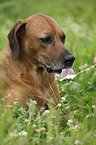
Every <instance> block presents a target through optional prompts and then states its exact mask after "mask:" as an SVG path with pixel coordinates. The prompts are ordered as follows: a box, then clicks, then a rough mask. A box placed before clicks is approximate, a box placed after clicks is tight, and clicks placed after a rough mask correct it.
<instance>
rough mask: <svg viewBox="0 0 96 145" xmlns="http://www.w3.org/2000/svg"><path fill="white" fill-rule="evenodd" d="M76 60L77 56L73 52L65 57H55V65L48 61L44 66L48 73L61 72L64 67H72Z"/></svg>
mask: <svg viewBox="0 0 96 145" xmlns="http://www.w3.org/2000/svg"><path fill="white" fill-rule="evenodd" d="M74 60H75V57H74V56H73V55H72V54H67V55H65V56H64V57H63V58H55V59H53V61H52V62H53V66H51V65H50V64H48V63H47V64H46V65H45V66H44V68H45V70H46V71H47V72H48V73H61V71H62V69H65V68H70V67H72V66H73V62H74Z"/></svg>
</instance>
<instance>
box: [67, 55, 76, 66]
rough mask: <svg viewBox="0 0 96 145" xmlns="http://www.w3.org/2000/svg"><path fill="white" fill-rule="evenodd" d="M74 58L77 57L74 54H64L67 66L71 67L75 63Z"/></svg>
mask: <svg viewBox="0 0 96 145" xmlns="http://www.w3.org/2000/svg"><path fill="white" fill-rule="evenodd" d="M74 60H75V57H74V56H73V55H72V54H67V55H65V56H64V65H65V67H71V66H72V65H73V62H74Z"/></svg>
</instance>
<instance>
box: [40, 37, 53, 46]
mask: <svg viewBox="0 0 96 145" xmlns="http://www.w3.org/2000/svg"><path fill="white" fill-rule="evenodd" d="M40 40H41V41H42V42H43V43H46V44H51V43H52V38H51V37H46V38H40Z"/></svg>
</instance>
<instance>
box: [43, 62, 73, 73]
mask: <svg viewBox="0 0 96 145" xmlns="http://www.w3.org/2000/svg"><path fill="white" fill-rule="evenodd" d="M73 65H74V64H72V65H69V66H66V65H65V66H64V65H63V66H62V67H58V68H57V67H51V66H49V65H45V66H44V69H45V71H46V72H48V73H62V71H63V69H70V68H73Z"/></svg>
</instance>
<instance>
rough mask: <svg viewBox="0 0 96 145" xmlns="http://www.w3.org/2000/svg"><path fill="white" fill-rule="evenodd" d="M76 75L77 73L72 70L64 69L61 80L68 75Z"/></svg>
mask: <svg viewBox="0 0 96 145" xmlns="http://www.w3.org/2000/svg"><path fill="white" fill-rule="evenodd" d="M74 74H75V72H74V70H73V69H72V68H66V69H62V72H61V78H62V79H63V78H64V77H65V76H67V75H74Z"/></svg>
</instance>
